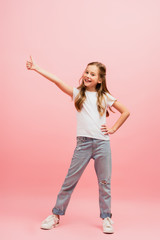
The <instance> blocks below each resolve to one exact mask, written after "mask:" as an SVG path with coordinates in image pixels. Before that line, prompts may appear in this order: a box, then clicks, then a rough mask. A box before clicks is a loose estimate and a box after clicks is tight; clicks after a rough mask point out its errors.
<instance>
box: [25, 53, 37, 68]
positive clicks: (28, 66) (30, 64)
mask: <svg viewBox="0 0 160 240" xmlns="http://www.w3.org/2000/svg"><path fill="white" fill-rule="evenodd" d="M30 59H31V60H30V61H27V63H26V67H27V68H28V69H29V70H35V69H36V68H37V67H38V65H36V63H35V61H34V60H33V58H32V56H30Z"/></svg>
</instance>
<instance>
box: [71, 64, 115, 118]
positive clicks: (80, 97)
mask: <svg viewBox="0 0 160 240" xmlns="http://www.w3.org/2000/svg"><path fill="white" fill-rule="evenodd" d="M89 65H95V66H97V67H98V69H99V73H98V74H99V78H100V79H101V80H102V82H101V83H97V85H96V91H97V93H98V95H97V109H98V112H99V114H100V116H103V114H104V112H105V108H106V106H104V105H103V104H102V103H103V100H104V95H106V93H109V94H111V93H110V92H109V90H108V89H107V85H106V67H105V65H104V64H102V63H100V62H91V63H88V65H87V67H88V66H89ZM82 78H83V75H82V76H81V78H80V79H79V84H80V85H79V86H78V87H77V89H80V91H79V93H78V94H77V96H76V98H75V102H74V104H75V107H76V109H77V111H78V112H80V111H81V109H82V107H83V103H84V101H85V99H86V94H85V91H86V86H85V85H84V82H83V79H82ZM81 80H82V82H81ZM80 82H81V83H80ZM106 96H107V95H106ZM109 109H110V110H111V111H112V109H111V107H109ZM112 112H113V113H115V112H114V111H112ZM106 117H109V112H108V110H107V111H106Z"/></svg>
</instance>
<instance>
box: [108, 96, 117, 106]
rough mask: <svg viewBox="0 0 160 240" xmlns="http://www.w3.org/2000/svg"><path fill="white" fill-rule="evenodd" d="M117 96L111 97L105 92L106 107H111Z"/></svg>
mask: <svg viewBox="0 0 160 240" xmlns="http://www.w3.org/2000/svg"><path fill="white" fill-rule="evenodd" d="M116 100H117V98H115V97H113V96H112V95H111V94H109V93H107V107H111V106H112V105H113V103H114V102H115V101H116Z"/></svg>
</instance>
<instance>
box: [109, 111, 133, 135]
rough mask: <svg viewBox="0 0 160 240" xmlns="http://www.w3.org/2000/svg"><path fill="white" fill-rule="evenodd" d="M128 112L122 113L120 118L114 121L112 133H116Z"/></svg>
mask: <svg viewBox="0 0 160 240" xmlns="http://www.w3.org/2000/svg"><path fill="white" fill-rule="evenodd" d="M129 115H130V113H129V112H123V113H122V114H121V116H120V118H119V119H118V120H117V121H116V123H115V124H114V125H113V127H112V129H113V130H114V131H117V130H118V129H119V128H120V126H121V125H122V124H123V123H124V122H125V121H126V119H127V118H128V117H129Z"/></svg>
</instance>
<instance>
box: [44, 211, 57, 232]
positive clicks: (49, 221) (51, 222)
mask: <svg viewBox="0 0 160 240" xmlns="http://www.w3.org/2000/svg"><path fill="white" fill-rule="evenodd" d="M58 224H59V218H58V217H57V216H56V215H54V214H52V215H49V216H48V217H47V218H46V219H45V220H43V221H42V224H41V228H42V229H52V228H53V227H56V226H57V225H58Z"/></svg>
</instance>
